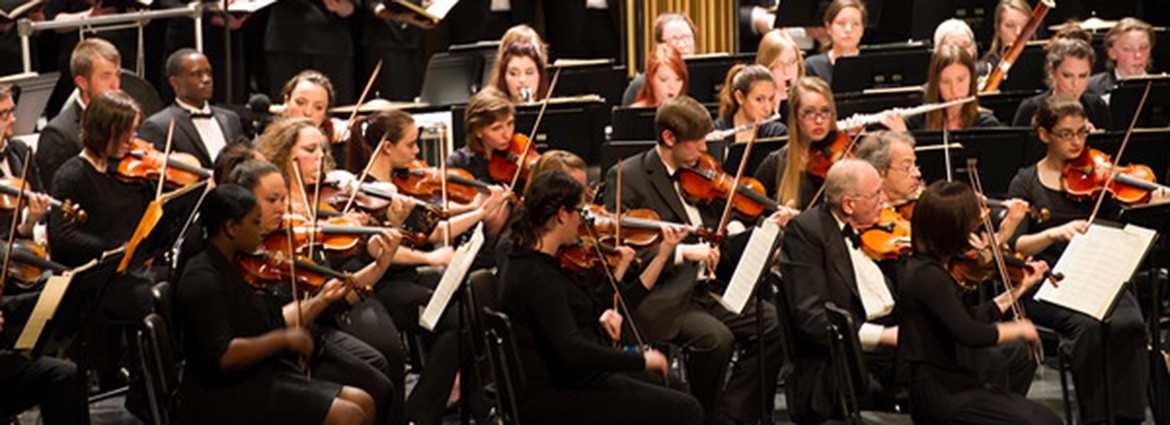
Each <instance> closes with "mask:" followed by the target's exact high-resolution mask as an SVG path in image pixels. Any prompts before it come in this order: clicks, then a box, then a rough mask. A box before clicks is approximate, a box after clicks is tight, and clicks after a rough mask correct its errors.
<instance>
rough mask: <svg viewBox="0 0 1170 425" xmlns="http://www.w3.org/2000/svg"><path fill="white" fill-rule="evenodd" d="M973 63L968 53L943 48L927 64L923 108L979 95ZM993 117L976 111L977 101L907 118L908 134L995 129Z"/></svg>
mask: <svg viewBox="0 0 1170 425" xmlns="http://www.w3.org/2000/svg"><path fill="white" fill-rule="evenodd" d="M977 77H978V76H977V75H976V74H975V59H974V58H972V57H971V54H970V53H969V52H968V51H967V49H964V48H961V47H959V46H956V45H944V46H942V47H939V48H938V49H937V50H936V51H935V52H934V57H933V58H932V59H931V60H930V70H929V78H928V81H927V83H926V98H925V99H923V101H924V102H925V103H926V104H932V103H941V102H950V101H952V100H958V99H964V98H966V97H968V96H972V95H974V94H975V93H976V92H978V91H979V89H978V85H977V84H978V80H979V79H978V78H977ZM998 126H999V120H997V119H995V115H993V114H992V113H991V112H989V111H986V110H984V109H982V108H980V107H979V100H978V99H976V100H973V101H970V102H967V103H964V104H961V105H954V106H950V107H947V108H945V109H939V110H935V111H930V112H927V113H925V114H920V115H913V116H909V117H906V128H907V129H909V130H943V129H946V130H962V129H967V128H972V127H998Z"/></svg>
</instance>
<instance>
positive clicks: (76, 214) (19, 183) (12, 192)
mask: <svg viewBox="0 0 1170 425" xmlns="http://www.w3.org/2000/svg"><path fill="white" fill-rule="evenodd" d="M21 192H24V194H23V195H22V194H21ZM30 193H36V192H33V191H31V190H29V186H28V182H25V181H24V180H21V179H19V178H16V177H5V178H0V210H2V211H16V210H17V209H19V208H20V207H21V206H20V205H16V198H17V197H22V198H24V199H26V200H27V199H28V195H29V194H30ZM49 206H51V207H53V208H57V209H59V210H61V213H62V214H64V215H65V217H66V218H68V219H69V220H70V221H73V222H80V223H84V222H85V220H86V219H88V218H89V216H88V215H87V214H86V213H85V210H82V209H81V206H80V205H76V204H74V203H73V202H72V201H69V200H65V201H61V200H58V199H57V198H52V197H50V198H49Z"/></svg>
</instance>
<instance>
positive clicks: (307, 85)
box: [280, 69, 345, 158]
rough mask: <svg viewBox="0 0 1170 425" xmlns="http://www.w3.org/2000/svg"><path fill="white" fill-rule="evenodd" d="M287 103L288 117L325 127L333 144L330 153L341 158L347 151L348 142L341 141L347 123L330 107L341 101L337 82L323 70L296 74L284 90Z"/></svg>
mask: <svg viewBox="0 0 1170 425" xmlns="http://www.w3.org/2000/svg"><path fill="white" fill-rule="evenodd" d="M280 96H281V98H282V99H283V100H284V117H285V118H308V119H310V120H312V121H313V125H316V126H317V127H320V128H321V131H322V132H323V133H325V138H326V140H328V141H329V143H330V151H331V153H332V155H333V156H334V157H338V158H344V157H343V156H341V153H342V150H343V149H344V148H345V144H344V143H339V142H344V140H338V138H339V137H340V136H341V134H339V133H340V132H341V130H343V129H344V127H345V122H343V121H341V120H338V119H336V118H332V117H330V116H329V115H328V113H329V108H331V107H333V105H334V104H335V103H336V101H337V95H336V94H335V92H334V90H333V83H332V82H331V81H330V80H329V77H326V76H325V74H323V73H321V72H320V71H315V70H312V69H307V70H304V71H301V72H300V73H298V74H296V75H294V76H293V77H292V78H290V79H289V80H288V81H287V82H285V83H284V88H282V89H281V91H280Z"/></svg>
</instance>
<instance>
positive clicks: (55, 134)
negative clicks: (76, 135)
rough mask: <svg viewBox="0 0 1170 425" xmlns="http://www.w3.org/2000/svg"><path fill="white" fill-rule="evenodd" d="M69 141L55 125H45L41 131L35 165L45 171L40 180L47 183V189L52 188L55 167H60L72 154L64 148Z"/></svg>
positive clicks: (55, 171)
mask: <svg viewBox="0 0 1170 425" xmlns="http://www.w3.org/2000/svg"><path fill="white" fill-rule="evenodd" d="M69 143H70V141H69V139H67V138H65V135H64V134H62V132H61V129H59V128H57V127H56V126H52V125H50V126H48V127H45V130H44V131H43V132H41V138H40V140H39V141H37V152H36V154H35V155H34V156H35V157H36V162H37V166H38V167H40V169H41V171H43V172H44V173H45V176H44V179H43V180H42V182H48V183H49V187H48V188H47V189H52V187H53V185H52V182H53V178H54V176H55V174H56V173H57V169H58V168H61V164H63V163H64V162H65V161H66V160H68V159H69V157H70V156H72V155H71V153H70V152H68V150H67V149H66V147H67V146H68V144H69Z"/></svg>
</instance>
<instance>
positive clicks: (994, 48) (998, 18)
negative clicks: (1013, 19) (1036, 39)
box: [983, 0, 1032, 59]
mask: <svg viewBox="0 0 1170 425" xmlns="http://www.w3.org/2000/svg"><path fill="white" fill-rule="evenodd" d="M1008 9H1015V10H1018V11H1019V12H1020V13H1023V14H1025V15H1029V16H1031V15H1032V6H1029V5H1028V2H1027V0H1000V1H999V4H997V5H996V6H995V31H999V25H1000V24H1001V23H1003V15H1004V13H1007V11H1008ZM1023 41H1024V42H1027V40H1023ZM1017 42H1019V40H1017ZM1007 48H1008V46H1006V45H1004V43H1003V41H1002V40H1000V39H999V34H998V33H995V35H993V36H992V38H991V47H990V48H988V49H987V53H985V54H984V55H983V58H984V59H986V58H988V57H991V56H993V55H994V56H996V57H998V56H999V55H1001V54H1003V53H1004V49H1007Z"/></svg>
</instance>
